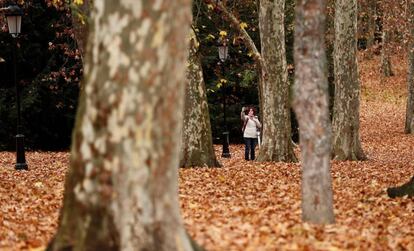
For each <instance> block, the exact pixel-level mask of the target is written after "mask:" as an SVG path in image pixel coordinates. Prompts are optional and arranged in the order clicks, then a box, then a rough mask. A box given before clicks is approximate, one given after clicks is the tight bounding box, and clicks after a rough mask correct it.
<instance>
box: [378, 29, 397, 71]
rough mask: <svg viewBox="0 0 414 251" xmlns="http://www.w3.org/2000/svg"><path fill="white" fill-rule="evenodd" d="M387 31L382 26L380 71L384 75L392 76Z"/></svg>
mask: <svg viewBox="0 0 414 251" xmlns="http://www.w3.org/2000/svg"><path fill="white" fill-rule="evenodd" d="M389 36H390V35H389V31H388V30H387V29H386V27H384V30H383V31H382V49H381V73H382V75H384V77H391V76H394V73H393V72H392V67H391V59H390V48H389V40H390V39H389Z"/></svg>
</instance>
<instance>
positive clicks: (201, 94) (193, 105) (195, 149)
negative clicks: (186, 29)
mask: <svg viewBox="0 0 414 251" xmlns="http://www.w3.org/2000/svg"><path fill="white" fill-rule="evenodd" d="M198 49H199V43H198V41H197V37H196V36H195V34H194V32H192V33H191V38H190V48H189V55H188V64H187V65H188V66H187V82H186V92H185V102H184V103H185V105H184V107H185V108H184V127H183V135H182V146H181V155H180V167H196V166H198V167H202V166H207V167H219V166H220V164H219V163H218V161H217V159H216V155H215V153H214V148H213V139H212V134H211V125H210V114H209V110H208V103H207V95H206V86H205V84H204V77H203V69H202V66H201V59H200V56H199V53H198V51H199V50H198Z"/></svg>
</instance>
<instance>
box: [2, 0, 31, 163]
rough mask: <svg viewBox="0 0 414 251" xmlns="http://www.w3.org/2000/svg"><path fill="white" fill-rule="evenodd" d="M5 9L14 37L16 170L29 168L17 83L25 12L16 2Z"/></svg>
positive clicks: (10, 31) (10, 30)
mask: <svg viewBox="0 0 414 251" xmlns="http://www.w3.org/2000/svg"><path fill="white" fill-rule="evenodd" d="M4 10H5V13H6V14H5V15H6V18H7V25H8V28H9V33H10V35H11V36H12V37H13V76H14V85H15V86H16V104H17V135H16V165H15V169H16V170H27V164H26V158H25V154H24V135H23V134H21V123H20V122H21V116H20V88H19V85H18V83H17V41H16V40H17V37H18V36H19V34H20V30H21V25H22V16H23V12H22V10H21V9H20V8H19V6H17V5H16V4H12V5H9V6H8V7H7V8H6V9H4Z"/></svg>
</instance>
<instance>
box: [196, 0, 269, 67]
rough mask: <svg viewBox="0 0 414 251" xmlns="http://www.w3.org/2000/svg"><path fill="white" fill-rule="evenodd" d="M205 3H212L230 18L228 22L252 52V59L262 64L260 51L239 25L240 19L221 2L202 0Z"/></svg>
mask: <svg viewBox="0 0 414 251" xmlns="http://www.w3.org/2000/svg"><path fill="white" fill-rule="evenodd" d="M204 2H205V3H206V4H211V5H213V6H214V7H215V8H216V9H218V10H220V11H221V12H223V14H224V15H225V16H226V17H227V18H228V19H229V20H230V23H231V24H232V26H233V27H234V28H235V29H236V30H237V31H238V32H239V33H240V34H241V35H242V39H243V42H244V44H245V45H246V47H247V48H248V49H249V50H250V52H252V54H253V55H252V57H253V59H254V60H255V61H256V62H257V63H258V64H259V65H258V66H259V67H261V66H262V56H261V55H260V52H259V51H258V50H257V47H256V45H255V44H254V42H253V39H252V38H251V37H250V35H249V33H247V31H246V30H245V29H243V28H242V27H241V26H240V21H239V20H238V19H237V18H236V17H235V16H234V15H233V13H231V12H230V11H228V10H227V8H226V6H224V5H223V3H222V2H221V1H220V0H218V1H216V0H204Z"/></svg>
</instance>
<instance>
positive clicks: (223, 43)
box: [218, 37, 231, 158]
mask: <svg viewBox="0 0 414 251" xmlns="http://www.w3.org/2000/svg"><path fill="white" fill-rule="evenodd" d="M218 42H219V45H218V53H219V58H220V61H221V62H220V65H221V75H222V76H224V62H225V61H226V60H227V57H228V52H229V47H228V46H227V39H226V38H224V37H223V38H221V39H219V41H218ZM222 84H224V83H222ZM226 89H227V88H226V87H225V86H224V87H223V125H224V131H223V152H222V154H221V157H223V158H230V157H231V155H230V149H229V131H228V128H227V120H226Z"/></svg>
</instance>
